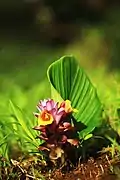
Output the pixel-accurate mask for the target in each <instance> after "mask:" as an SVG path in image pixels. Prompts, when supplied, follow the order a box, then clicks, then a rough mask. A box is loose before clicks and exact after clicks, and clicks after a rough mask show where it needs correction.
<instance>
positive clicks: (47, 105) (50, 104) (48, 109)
mask: <svg viewBox="0 0 120 180" xmlns="http://www.w3.org/2000/svg"><path fill="white" fill-rule="evenodd" d="M52 108H53V106H52V102H51V101H47V102H46V109H47V111H51V110H52Z"/></svg>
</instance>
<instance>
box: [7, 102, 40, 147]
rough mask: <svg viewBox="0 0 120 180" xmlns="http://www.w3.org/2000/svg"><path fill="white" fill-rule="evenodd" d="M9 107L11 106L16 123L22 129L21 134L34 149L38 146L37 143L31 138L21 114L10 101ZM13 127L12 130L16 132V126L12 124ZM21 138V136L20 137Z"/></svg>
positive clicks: (30, 132) (31, 135)
mask: <svg viewBox="0 0 120 180" xmlns="http://www.w3.org/2000/svg"><path fill="white" fill-rule="evenodd" d="M10 106H11V109H12V111H13V114H14V115H15V117H16V119H17V121H18V123H19V124H20V125H21V127H22V129H23V132H24V133H25V134H26V136H27V137H28V138H29V141H30V142H31V143H33V144H34V145H35V146H36V147H37V146H39V144H38V141H37V140H36V139H35V137H34V136H33V134H32V129H31V131H30V129H29V127H28V126H27V124H26V122H25V119H24V116H23V114H22V112H21V110H20V109H19V108H18V107H17V106H15V105H14V104H13V103H12V101H10ZM13 126H14V129H15V130H16V131H18V129H17V125H16V124H13ZM18 133H19V132H18ZM21 136H22V135H21Z"/></svg>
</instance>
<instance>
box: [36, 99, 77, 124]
mask: <svg viewBox="0 0 120 180" xmlns="http://www.w3.org/2000/svg"><path fill="white" fill-rule="evenodd" d="M37 108H38V110H39V112H40V113H35V116H36V117H37V118H38V125H49V124H52V123H53V121H54V122H55V123H56V124H58V123H59V121H60V120H61V118H62V117H65V116H66V115H67V114H70V113H72V112H75V111H76V110H75V109H73V108H72V107H71V102H70V101H69V100H66V101H63V102H62V103H61V104H60V106H59V103H58V102H54V101H53V100H52V99H48V100H43V101H40V102H39V104H38V105H37Z"/></svg>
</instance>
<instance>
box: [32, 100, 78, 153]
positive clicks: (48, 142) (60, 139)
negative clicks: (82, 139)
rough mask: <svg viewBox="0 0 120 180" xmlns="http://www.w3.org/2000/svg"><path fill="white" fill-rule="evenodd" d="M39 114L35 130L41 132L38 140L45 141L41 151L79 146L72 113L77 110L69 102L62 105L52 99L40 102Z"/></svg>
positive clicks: (38, 106)
mask: <svg viewBox="0 0 120 180" xmlns="http://www.w3.org/2000/svg"><path fill="white" fill-rule="evenodd" d="M37 109H38V111H39V112H38V113H35V116H36V117H37V119H38V125H37V126H36V127H34V129H35V130H38V131H40V134H39V136H38V138H40V139H42V140H44V143H43V145H42V146H40V147H39V150H47V151H49V152H50V155H51V152H52V151H53V149H56V148H59V149H61V150H63V149H64V147H65V146H67V145H68V144H71V145H73V146H78V144H79V141H78V139H76V130H75V127H74V125H73V124H71V118H72V116H71V115H72V113H73V112H75V111H76V110H75V109H73V108H72V107H71V102H70V101H69V100H66V101H63V102H61V103H60V104H59V103H58V102H55V101H54V100H52V99H48V100H43V101H40V102H39V103H38V105H37Z"/></svg>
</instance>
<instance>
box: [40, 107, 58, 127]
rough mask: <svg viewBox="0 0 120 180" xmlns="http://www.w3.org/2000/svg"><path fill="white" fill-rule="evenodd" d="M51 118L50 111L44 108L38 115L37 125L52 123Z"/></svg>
mask: <svg viewBox="0 0 120 180" xmlns="http://www.w3.org/2000/svg"><path fill="white" fill-rule="evenodd" d="M53 120H54V119H53V116H52V115H51V114H50V112H48V111H46V110H44V111H42V112H41V114H40V115H39V116H38V125H40V126H41V125H42V126H46V125H49V124H52V122H53Z"/></svg>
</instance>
